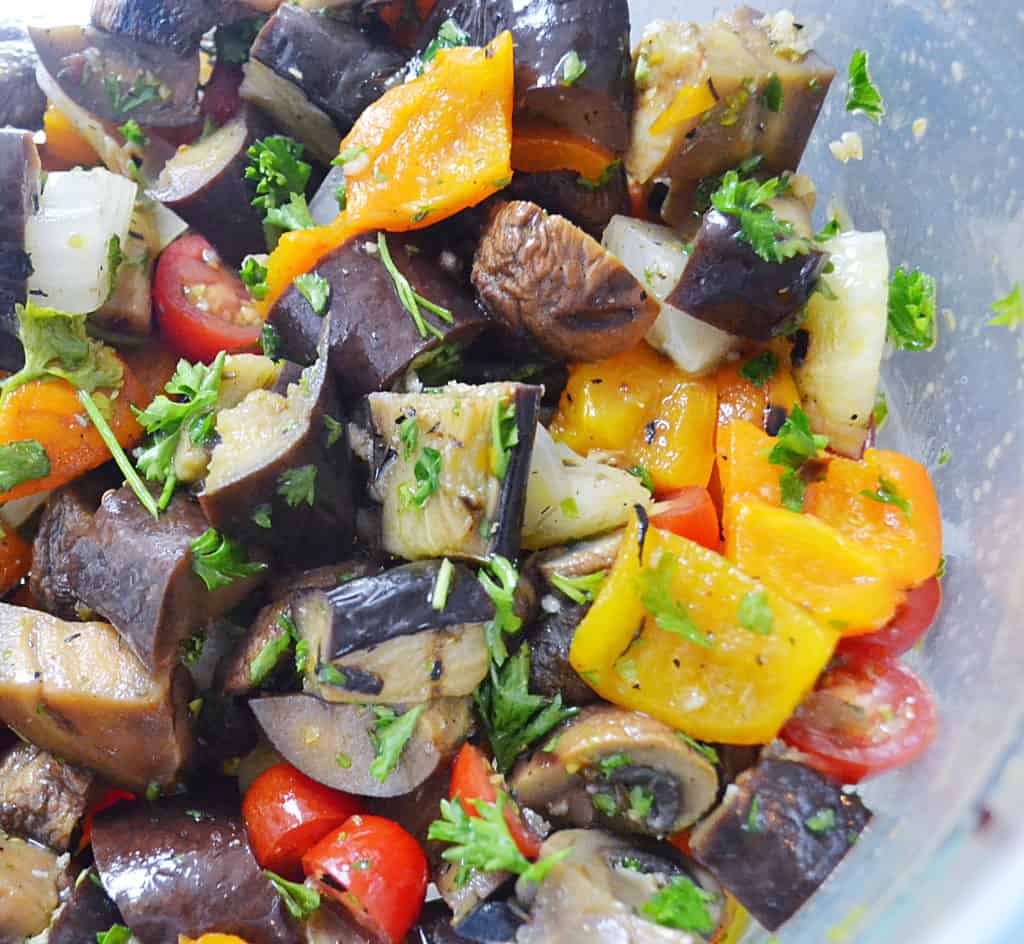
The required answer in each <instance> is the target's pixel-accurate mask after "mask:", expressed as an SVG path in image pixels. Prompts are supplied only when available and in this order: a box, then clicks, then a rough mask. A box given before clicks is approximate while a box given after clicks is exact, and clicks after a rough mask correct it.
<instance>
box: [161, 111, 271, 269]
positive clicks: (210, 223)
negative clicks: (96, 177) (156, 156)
mask: <svg viewBox="0 0 1024 944" xmlns="http://www.w3.org/2000/svg"><path fill="white" fill-rule="evenodd" d="M270 131H271V128H270V126H269V125H268V124H267V122H266V119H265V118H264V117H263V116H262V115H261V114H260V112H259V111H257V110H256V109H255V108H253V107H252V106H249V105H247V106H245V107H244V108H243V109H242V112H241V114H239V115H238V116H237V117H235V118H233V119H232V120H231V121H229V122H228V123H227V124H225V125H224V126H223V127H222V128H219V129H217V130H216V131H215V132H214V133H213V134H211V135H210V136H209V137H207V138H205V139H203V140H200V141H197V142H196V143H195V144H191V145H189V146H188V147H184V148H179V149H178V152H177V153H176V154H175V155H174V156H173V157H172V158H171V159H170V160H169V161H168V162H167V163H166V164H165V165H164V167H163V170H162V171H161V173H160V176H159V178H158V179H157V181H156V183H155V184H154V185H153V186H152V187H151V188H150V189H149V190H148V191H147V196H149V197H151V198H152V199H153V200H156V201H158V202H159V203H162V204H164V205H165V206H167V207H169V208H170V209H172V210H174V212H175V213H177V214H178V216H180V217H181V218H182V219H183V220H184V221H185V222H186V223H188V224H189V225H190V226H192V227H193V228H195V229H196V230H197V231H199V232H201V233H202V234H203V235H204V236H205V237H206V238H207V239H208V240H209V241H210V242H211V243H212V244H213V247H214V248H215V249H216V250H217V252H218V253H220V255H221V256H222V257H223V258H224V259H225V260H227V261H228V262H229V263H231V265H233V266H235V267H238V266H240V265H241V263H242V260H243V259H244V258H245V256H247V255H250V254H256V253H262V252H265V251H266V242H265V240H264V236H263V218H262V216H261V214H260V213H259V211H258V210H257V209H256V207H254V206H253V205H252V200H253V197H255V195H256V194H255V190H254V189H253V187H252V185H251V184H250V183H249V182H248V181H247V180H246V179H245V169H246V166H247V165H248V163H249V155H248V150H249V146H250V145H251V144H252V143H253V142H255V141H256V140H257V139H259V138H262V137H264V136H265V135H267V134H269V133H270Z"/></svg>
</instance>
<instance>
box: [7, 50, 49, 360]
mask: <svg viewBox="0 0 1024 944" xmlns="http://www.w3.org/2000/svg"><path fill="white" fill-rule="evenodd" d="M0 61H2V60H0ZM39 172H40V164H39V152H38V151H37V150H36V146H35V144H34V143H33V140H32V134H31V132H28V131H16V130H14V129H13V128H3V129H0V369H3V370H10V371H16V370H19V369H20V368H21V366H22V364H24V362H25V354H24V352H23V351H22V347H21V341H20V340H19V337H18V316H17V314H16V313H15V310H14V309H15V305H18V304H23V303H24V302H25V299H26V298H27V293H28V277H29V276H30V275H31V274H32V262H31V260H30V259H29V256H28V251H27V247H26V244H25V227H26V225H27V224H28V221H29V218H30V217H31V216H32V215H33V214H34V213H35V212H36V202H37V200H38V199H39V182H40V175H39Z"/></svg>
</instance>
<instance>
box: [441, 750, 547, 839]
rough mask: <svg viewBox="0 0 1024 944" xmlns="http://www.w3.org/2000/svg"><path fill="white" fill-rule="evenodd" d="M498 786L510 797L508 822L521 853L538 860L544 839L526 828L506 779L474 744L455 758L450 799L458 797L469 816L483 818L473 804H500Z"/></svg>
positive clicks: (507, 814) (507, 802)
mask: <svg viewBox="0 0 1024 944" xmlns="http://www.w3.org/2000/svg"><path fill="white" fill-rule="evenodd" d="M498 785H500V786H501V788H502V792H503V793H504V794H505V797H506V799H505V822H506V823H508V830H509V832H510V833H511V835H512V838H513V839H514V840H515V843H516V845H517V846H518V847H519V851H520V852H521V853H522V854H523V855H524V856H526V858H527V859H536V858H537V856H538V855H540V845H541V840H540V837H539V836H537V835H536V834H535V833H534V831H533V830H532V829H530V827H529V826H528V825H527V824H526V821H525V820H524V819H523V817H522V815H521V814H520V813H519V811H518V810H517V809H516V807H515V804H514V803H513V802H512V800H511V799H510V798H509V796H508V790H507V789H506V788H505V785H504V781H503V778H502V776H501V775H500V774H498V773H495V772H494V769H493V768H492V767H491V765H490V764H489V763H488V762H487V758H486V757H485V756H484V754H483V752H482V751H481V750H480V748H478V747H474V746H473V745H472V744H463V745H462V749H461V750H460V751H459V753H458V756H457V757H456V758H455V763H454V764H452V783H451V788H450V791H449V799H450V800H451V801H452V802H454V801H455V798H456V797H458V798H459V800H460V801H461V803H462V808H463V809H464V810H465V811H466V813H467V815H469V816H474V817H476V816H479V815H480V814H479V813H478V812H477V809H476V804H475V803H473V802H472V801H473V800H482V801H483V802H484V803H494V802H496V801H497V799H498Z"/></svg>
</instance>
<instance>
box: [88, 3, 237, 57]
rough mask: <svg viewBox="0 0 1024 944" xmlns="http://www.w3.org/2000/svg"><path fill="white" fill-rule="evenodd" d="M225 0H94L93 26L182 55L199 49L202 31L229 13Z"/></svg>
mask: <svg viewBox="0 0 1024 944" xmlns="http://www.w3.org/2000/svg"><path fill="white" fill-rule="evenodd" d="M228 9H229V7H228V4H227V3H225V2H223V0H92V10H91V11H90V20H91V21H92V24H93V26H96V27H98V28H99V29H101V30H105V31H106V32H108V33H116V34H118V35H119V36H125V37H127V38H128V39H138V40H141V41H143V42H147V43H156V44H158V45H161V46H166V47H167V48H169V49H173V50H174V52H176V53H178V54H179V55H182V56H184V55H189V54H193V53H197V52H198V51H199V41H200V40H201V39H202V38H203V34H204V33H206V32H207V31H208V30H210V29H212V28H213V27H214V26H216V25H217V24H218V23H220V22H222V20H223V19H224V17H225V16H226V15H227V13H228Z"/></svg>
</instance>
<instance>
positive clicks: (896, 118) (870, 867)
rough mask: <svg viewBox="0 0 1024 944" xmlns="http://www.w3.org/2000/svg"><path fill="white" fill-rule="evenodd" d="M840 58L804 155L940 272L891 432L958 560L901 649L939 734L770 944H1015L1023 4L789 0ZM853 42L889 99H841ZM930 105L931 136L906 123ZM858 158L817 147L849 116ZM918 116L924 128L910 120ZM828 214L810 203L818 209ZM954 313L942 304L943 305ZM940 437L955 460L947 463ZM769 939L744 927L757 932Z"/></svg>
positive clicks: (1022, 837) (895, 244) (1022, 848)
mask: <svg viewBox="0 0 1024 944" xmlns="http://www.w3.org/2000/svg"><path fill="white" fill-rule="evenodd" d="M784 6H788V7H789V8H790V9H792V10H793V11H794V12H795V13H796V14H797V19H798V21H800V22H804V23H806V24H809V25H811V26H812V27H814V28H819V27H820V28H823V32H822V34H821V38H820V40H819V41H818V43H817V46H818V48H819V49H820V50H821V51H822V52H823V54H824V55H825V56H826V58H828V59H829V60H830V61H831V62H833V63H835V64H836V65H837V66H838V67H839V70H840V75H839V77H837V80H836V83H835V85H834V86H833V89H832V94H831V95H830V97H829V100H828V103H827V104H826V106H825V110H824V112H823V114H822V117H821V119H820V121H819V123H818V126H817V129H816V131H815V134H814V138H813V141H812V143H811V146H810V147H809V149H808V152H807V155H806V158H805V161H804V164H803V166H802V169H803V170H805V171H807V172H808V173H810V174H811V175H812V177H813V178H814V180H815V181H816V183H817V185H818V193H819V213H821V212H822V208H823V207H824V205H825V203H826V202H827V201H828V199H829V198H830V197H832V198H834V199H836V200H838V201H839V202H840V203H841V204H842V205H843V206H844V207H845V208H846V209H847V210H848V211H849V212H850V214H851V216H852V218H853V220H854V222H855V223H856V225H857V227H858V228H859V229H866V230H871V229H878V228H881V229H884V230H885V231H886V233H887V234H888V236H889V255H890V259H891V262H892V264H893V265H894V266H895V265H898V264H900V263H909V264H911V265H915V266H919V267H921V268H923V269H924V270H926V271H928V272H930V273H932V274H934V275H935V277H936V279H937V281H938V287H939V305H940V307H941V309H943V314H942V316H941V317H940V319H939V320H940V330H941V334H940V340H939V344H938V347H937V349H936V350H935V351H934V352H933V353H932V354H898V355H896V356H894V357H892V358H891V359H890V360H888V362H887V363H886V365H885V386H886V389H887V391H888V395H889V403H890V409H891V413H890V416H891V419H890V422H889V423H888V425H887V426H886V428H885V430H884V431H883V434H882V436H881V437H880V439H881V442H882V443H883V444H884V445H890V446H892V447H894V448H898V449H900V450H903V451H905V452H907V453H909V454H910V455H911V456H913V457H915V458H916V459H918V460H920V461H921V462H923V463H925V464H926V465H927V466H928V468H929V469H930V470H931V472H932V474H933V476H934V480H935V484H936V487H937V489H938V492H939V499H940V501H941V503H942V508H943V522H944V527H945V553H946V556H947V559H948V576H947V578H946V581H945V584H944V588H945V591H946V603H945V608H944V611H943V614H942V617H941V619H940V621H939V622H938V623H937V625H936V626H935V627H934V628H933V630H932V631H931V633H930V634H929V635H928V636H927V637H926V639H925V642H924V645H923V647H922V648H921V649H920V650H919V651H917V652H914V653H912V654H911V657H910V661H911V663H912V664H913V665H914V667H915V668H916V669H918V670H919V671H920V672H921V674H922V675H923V676H924V677H925V678H926V679H927V680H928V682H929V683H930V685H931V687H932V689H933V690H934V691H935V693H936V696H937V699H938V703H939V708H940V711H941V724H942V727H941V732H940V734H939V737H938V740H937V742H936V743H935V745H934V747H933V748H932V749H931V751H930V753H929V754H928V755H927V756H926V757H925V758H924V759H923V760H921V761H920V762H919V763H917V764H914V765H913V766H912V767H910V768H907V769H905V770H902V771H900V772H898V773H896V774H893V775H890V776H887V777H883V778H882V779H880V780H878V781H875V782H870V783H869V784H867V785H866V786H865V788H864V790H863V793H864V795H865V798H866V799H867V801H868V803H869V804H870V806H871V807H872V808H873V809H874V810H875V812H876V819H875V821H874V824H873V826H872V828H871V830H870V831H869V833H868V834H867V835H866V836H865V837H864V838H863V839H862V841H861V842H859V843H858V844H857V846H856V847H855V848H854V849H853V850H852V851H851V853H850V855H849V856H848V857H847V859H846V861H844V863H843V864H842V865H841V867H840V868H839V869H838V870H837V872H836V873H835V874H834V875H833V876H832V878H831V879H830V880H829V881H828V882H827V883H826V885H825V887H824V888H823V889H822V891H821V892H820V893H819V894H818V895H817V896H815V898H814V899H813V901H812V902H811V903H810V904H809V905H808V906H807V907H806V908H804V909H803V910H802V911H801V912H800V913H799V914H798V915H797V917H796V918H794V919H793V920H792V921H791V922H790V923H789V924H788V925H787V926H786V927H785V928H784V929H783V930H782V932H780V933H779V935H778V938H779V940H780V941H781V942H782V944H790V942H800V944H805V942H806V944H841V942H844V941H849V942H852V941H856V942H858V944H860V942H863V944H897V942H898V944H907V942H914V944H926V942H927V944H940V942H942V944H946V942H949V944H953V942H958V944H962V942H977V944H983V942H996V941H999V942H1000V944H1002V942H1005V944H1011V942H1013V944H1019V942H1020V941H1024V829H1022V822H1024V819H1022V817H1021V815H1020V804H1021V800H1024V751H1022V750H1021V720H1022V718H1024V684H1022V683H1024V538H1022V532H1024V419H1022V417H1024V409H1022V407H1024V332H1020V331H1019V332H1018V333H1016V334H1014V333H1010V332H1008V331H1007V330H1006V329H1005V328H994V327H986V324H985V322H986V321H987V320H988V318H989V317H991V313H990V312H988V306H989V304H990V303H991V302H992V301H993V300H995V299H997V298H1001V297H1002V296H1004V295H1005V294H1006V293H1007V292H1008V291H1009V289H1010V287H1011V286H1012V284H1013V282H1014V281H1015V280H1018V279H1019V280H1021V281H1024V202H1022V201H1024V54H1022V52H1021V50H1022V49H1024V7H1022V6H1021V4H1020V2H1019V0H1017V2H1013V0H987V2H965V0H941V2H939V0H908V2H905V3H878V2H869V0H862V2H856V3H854V2H850V0H844V2H842V3H836V2H828V0H809V2H802V0H797V2H795V3H789V4H775V3H768V4H764V5H763V6H762V7H761V8H763V9H766V10H768V11H773V10H776V9H780V8H782V7H784ZM729 8H730V6H729V5H726V4H721V3H719V4H714V3H710V2H693V0H691V2H687V3H681V2H678V0H650V2H643V0H639V2H636V3H634V5H633V28H634V40H635V39H637V38H638V37H639V34H640V32H641V30H642V29H643V26H644V24H646V23H647V22H648V21H649V20H651V19H654V18H655V17H664V18H681V19H688V20H706V19H710V18H712V17H713V16H714V15H715V14H716V13H718V12H719V11H721V10H723V9H729ZM855 46H860V47H862V48H864V49H867V50H868V51H869V52H870V54H871V72H872V75H873V78H874V79H875V81H876V83H877V84H878V86H879V87H880V88H881V90H882V92H883V94H884V96H885V99H886V103H887V105H888V109H889V113H888V114H887V115H886V117H885V119H884V121H883V122H882V124H881V126H880V127H876V126H875V125H873V124H872V123H871V122H870V121H869V120H868V119H866V118H865V117H863V116H857V115H849V114H847V113H846V111H845V109H844V107H843V102H844V95H845V82H844V75H843V73H844V72H845V66H846V63H847V62H849V58H850V53H851V52H852V50H853V48H854V47H855ZM918 118H923V119H924V120H925V122H926V123H927V124H926V128H925V131H924V134H923V136H920V138H918V137H916V136H915V134H914V132H913V130H912V126H913V124H914V122H915V121H916V120H917V119H918ZM847 130H854V131H858V132H859V133H860V134H861V136H862V138H863V139H864V152H865V153H864V160H863V161H862V162H850V163H848V164H845V165H843V164H840V163H839V162H838V161H836V159H835V158H833V157H832V155H831V154H830V152H829V150H828V143H829V142H830V141H834V140H837V139H838V138H839V136H840V135H841V134H842V132H843V131H847ZM918 130H920V126H918ZM823 221H824V216H823V214H822V222H823ZM947 312H948V314H947ZM944 447H946V448H948V449H949V450H950V452H951V456H952V458H951V459H950V461H949V463H948V464H947V465H944V466H942V467H939V464H938V461H939V454H940V452H941V451H942V450H943V448H944ZM763 937H766V935H758V934H755V933H752V934H751V935H750V936H749V940H751V941H758V940H761V939H762V938H763Z"/></svg>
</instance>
